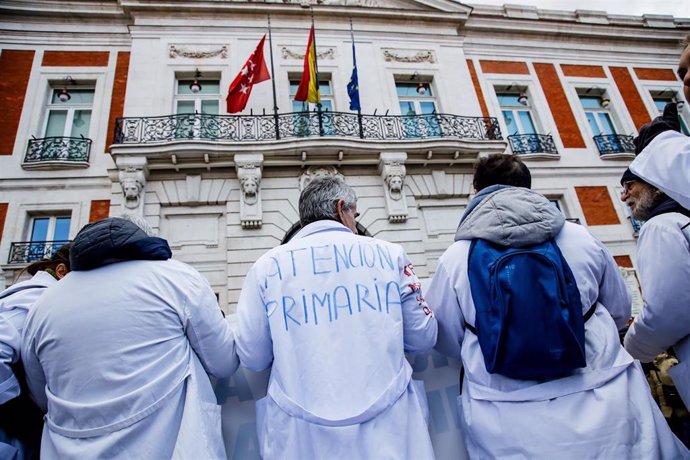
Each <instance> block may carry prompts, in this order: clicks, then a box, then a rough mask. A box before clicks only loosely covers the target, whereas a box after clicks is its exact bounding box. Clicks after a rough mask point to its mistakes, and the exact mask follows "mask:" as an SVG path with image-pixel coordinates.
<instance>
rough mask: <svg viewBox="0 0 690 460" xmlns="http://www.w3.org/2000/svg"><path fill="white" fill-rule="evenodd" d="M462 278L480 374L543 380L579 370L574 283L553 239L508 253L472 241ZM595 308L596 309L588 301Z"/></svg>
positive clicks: (579, 321) (581, 354)
mask: <svg viewBox="0 0 690 460" xmlns="http://www.w3.org/2000/svg"><path fill="white" fill-rule="evenodd" d="M468 272H469V280H470V289H471V292H472V300H473V301H474V305H475V309H476V312H477V313H476V322H475V325H474V327H473V326H471V325H469V324H467V327H468V329H469V330H470V331H472V332H473V333H474V334H476V335H477V338H478V339H479V346H480V347H481V350H482V354H483V355H484V362H485V365H486V370H487V371H488V372H489V373H492V374H494V373H496V374H501V375H504V376H506V377H509V378H513V379H521V380H549V379H553V378H557V377H562V376H564V375H567V374H569V373H571V372H572V371H573V370H575V369H577V368H581V367H585V366H586V362H585V325H584V323H585V321H586V320H587V319H588V318H589V317H590V316H591V315H592V314H593V313H594V307H592V308H591V309H590V310H589V311H588V312H587V314H586V315H585V316H584V317H583V315H582V302H581V300H580V292H579V291H578V289H577V283H576V282H575V277H574V276H573V273H572V271H571V270H570V267H569V266H568V264H567V262H566V261H565V259H564V258H563V255H562V254H561V251H560V250H559V249H558V246H557V245H556V243H555V242H554V241H553V239H550V240H547V241H545V242H543V243H539V244H535V245H531V246H526V247H521V248H510V247H506V246H502V245H499V244H494V243H491V242H489V241H486V240H482V239H475V240H473V241H472V243H471V246H470V252H469V270H468ZM595 306H596V304H595Z"/></svg>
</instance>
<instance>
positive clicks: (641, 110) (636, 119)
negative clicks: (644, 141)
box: [610, 67, 651, 130]
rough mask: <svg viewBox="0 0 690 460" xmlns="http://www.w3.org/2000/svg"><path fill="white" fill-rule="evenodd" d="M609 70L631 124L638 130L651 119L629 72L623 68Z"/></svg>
mask: <svg viewBox="0 0 690 460" xmlns="http://www.w3.org/2000/svg"><path fill="white" fill-rule="evenodd" d="M610 70H611V75H612V76H613V79H614V81H615V82H616V86H617V87H618V91H619V92H620V93H621V96H623V101H624V102H625V106H626V107H627V109H628V113H629V114H630V117H631V118H632V120H633V123H635V127H636V128H637V129H638V130H639V129H640V128H641V127H642V125H644V124H645V123H649V122H650V121H651V118H649V112H648V111H647V107H645V105H644V102H642V97H641V96H640V93H639V91H638V90H637V87H636V86H635V82H634V81H633V79H632V76H631V75H630V72H629V71H628V69H626V68H625V67H610Z"/></svg>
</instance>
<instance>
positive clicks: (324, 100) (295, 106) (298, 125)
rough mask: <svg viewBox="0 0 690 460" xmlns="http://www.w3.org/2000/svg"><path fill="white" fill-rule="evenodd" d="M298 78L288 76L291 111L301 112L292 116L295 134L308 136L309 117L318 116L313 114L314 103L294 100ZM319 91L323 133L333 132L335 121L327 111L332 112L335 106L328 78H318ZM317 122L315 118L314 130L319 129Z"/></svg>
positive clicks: (315, 107)
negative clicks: (310, 113)
mask: <svg viewBox="0 0 690 460" xmlns="http://www.w3.org/2000/svg"><path fill="white" fill-rule="evenodd" d="M300 80H301V76H298V77H294V78H290V100H291V101H292V111H293V112H302V114H300V115H295V117H294V125H295V134H296V135H298V136H308V135H309V123H310V119H311V118H312V116H314V117H318V113H317V114H316V115H313V113H314V112H315V111H316V110H317V106H316V104H313V103H309V102H306V101H296V100H295V94H297V88H298V87H299V82H300ZM319 93H320V95H321V124H322V126H323V133H324V134H334V133H335V123H334V119H333V115H332V114H331V113H329V112H333V107H334V106H335V100H334V98H333V87H332V85H331V80H330V79H323V80H322V79H319ZM309 112H312V115H309ZM318 122H319V121H318V119H317V118H315V119H314V123H315V128H314V130H315V131H317V130H318V129H319V128H318V126H319V125H318Z"/></svg>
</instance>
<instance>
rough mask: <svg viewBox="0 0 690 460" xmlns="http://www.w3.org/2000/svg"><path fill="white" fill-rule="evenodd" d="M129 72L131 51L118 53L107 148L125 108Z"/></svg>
mask: <svg viewBox="0 0 690 460" xmlns="http://www.w3.org/2000/svg"><path fill="white" fill-rule="evenodd" d="M128 74H129V51H119V52H118V53H117V65H116V67H115V82H114V83H113V94H112V97H111V98H110V118H109V120H108V133H107V138H106V143H105V148H106V150H107V149H108V147H109V146H110V145H111V144H112V143H113V136H114V131H115V120H116V119H117V118H118V117H121V116H122V114H123V113H124V109H125V92H126V91H127V75H128Z"/></svg>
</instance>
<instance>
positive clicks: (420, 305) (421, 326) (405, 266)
mask: <svg viewBox="0 0 690 460" xmlns="http://www.w3.org/2000/svg"><path fill="white" fill-rule="evenodd" d="M399 260H400V262H399V263H401V264H402V266H399V267H398V268H399V269H400V302H401V304H402V318H403V342H404V348H405V351H406V352H408V353H426V352H427V351H430V350H431V349H432V348H433V346H434V344H435V343H436V334H437V333H438V324H437V323H436V318H435V317H434V314H433V312H432V311H431V309H430V308H429V306H428V305H427V302H426V300H425V299H424V295H423V293H422V284H421V283H420V282H419V278H417V275H416V274H415V272H414V268H413V266H412V263H411V262H410V259H409V257H408V256H407V254H406V253H405V251H404V250H403V251H402V255H401V258H400V259H399Z"/></svg>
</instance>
